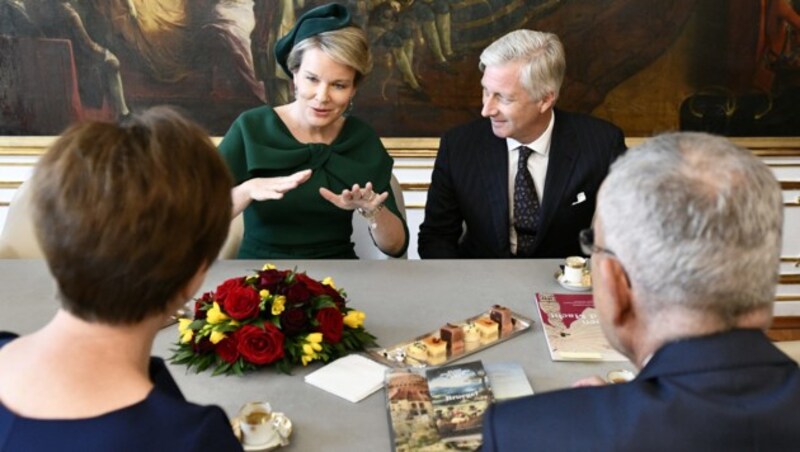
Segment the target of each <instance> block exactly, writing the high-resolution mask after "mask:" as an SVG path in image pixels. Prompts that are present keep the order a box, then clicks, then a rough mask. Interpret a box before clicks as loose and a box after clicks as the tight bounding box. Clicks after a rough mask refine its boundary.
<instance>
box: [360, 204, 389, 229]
mask: <svg viewBox="0 0 800 452" xmlns="http://www.w3.org/2000/svg"><path fill="white" fill-rule="evenodd" d="M381 210H383V203H381V204H378V206H377V207H375V208H374V209H372V210H367V209H364V208H362V207H359V208H358V209H356V212H358V214H359V215H361V216H362V217H364V219H365V220H367V223H369V227H370V229H375V228H377V227H378V222H377V221H375V217H377V216H378V213H380V211H381Z"/></svg>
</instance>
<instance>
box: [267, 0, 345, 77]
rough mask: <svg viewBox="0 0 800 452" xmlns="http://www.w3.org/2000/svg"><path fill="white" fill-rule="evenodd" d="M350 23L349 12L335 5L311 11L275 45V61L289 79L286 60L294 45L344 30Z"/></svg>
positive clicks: (289, 72)
mask: <svg viewBox="0 0 800 452" xmlns="http://www.w3.org/2000/svg"><path fill="white" fill-rule="evenodd" d="M350 23H351V22H350V11H348V10H347V8H345V7H344V6H342V5H339V4H337V3H328V4H327V5H322V6H318V7H316V8H314V9H311V10H309V11H308V12H306V13H305V14H303V15H302V16H300V18H299V19H297V22H296V23H295V24H294V27H292V29H291V30H289V33H287V34H286V36H284V37H282V38H281V39H279V40H278V42H276V43H275V60H277V61H278V64H280V65H281V67H282V68H283V71H284V72H286V75H288V76H289V77H291V76H292V71H290V70H289V65H288V64H287V60H288V59H289V53H291V51H292V48H293V47H294V46H295V44H297V43H298V42H301V41H302V40H304V39H306V38H310V37H312V36H316V35H318V34H320V33H325V32H326V31H333V30H338V29H340V28H344V27H346V26H348V25H350Z"/></svg>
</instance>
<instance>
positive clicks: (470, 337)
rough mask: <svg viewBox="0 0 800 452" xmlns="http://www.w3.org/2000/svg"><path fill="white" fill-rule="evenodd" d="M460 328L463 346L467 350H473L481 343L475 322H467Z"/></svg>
mask: <svg viewBox="0 0 800 452" xmlns="http://www.w3.org/2000/svg"><path fill="white" fill-rule="evenodd" d="M461 329H462V330H463V331H464V348H465V349H466V350H467V351H470V350H475V349H476V348H478V347H479V346H480V345H481V332H480V331H479V330H478V325H475V322H468V323H467V324H466V325H464V326H462V327H461Z"/></svg>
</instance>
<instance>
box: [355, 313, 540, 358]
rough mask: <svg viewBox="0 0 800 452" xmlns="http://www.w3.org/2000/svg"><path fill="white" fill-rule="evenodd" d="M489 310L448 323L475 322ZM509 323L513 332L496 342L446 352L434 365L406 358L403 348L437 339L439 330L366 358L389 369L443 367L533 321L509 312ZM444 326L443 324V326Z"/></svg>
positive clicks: (375, 350) (370, 351) (519, 331)
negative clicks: (428, 338)
mask: <svg viewBox="0 0 800 452" xmlns="http://www.w3.org/2000/svg"><path fill="white" fill-rule="evenodd" d="M490 312H491V309H487V310H486V311H484V312H482V313H480V314H478V315H474V316H472V317H469V318H466V319H464V320H462V321H460V322H449V323H451V324H453V325H464V324H466V323H468V322H471V321H474V320H477V319H479V318H481V317H488V316H489V313H490ZM511 321H512V323H513V325H514V328H513V330H511V332H510V333H507V334H505V335H504V336H500V337H498V338H497V339H496V340H494V341H492V342H488V343H486V344H481V345H479V346H478V347H475V348H473V349H471V350H464V351H463V352H461V353H458V354H455V355H451V352H450V351H449V350H448V351H447V359H445V360H444V361H441V362H437V363H436V364H430V363H427V362H422V361H418V360H416V359H414V358H411V357H409V356H406V353H405V348H406V347H407V346H409V345H410V344H412V343H414V342H416V341H421V340H423V339H425V338H426V337H429V336H434V337H439V331H440V329H436V330H434V331H431V332H429V333H427V334H422V335H420V336H417V337H415V338H413V339H411V340H408V341H405V342H400V343H398V344H394V345H392V346H391V347H386V348H371V349H368V350H367V356H369V357H370V358H372V359H374V360H375V361H378V362H379V363H382V364H386V365H387V366H390V367H437V366H444V365H447V364H450V363H453V362H455V361H458V360H460V359H462V358H466V357H467V356H470V355H472V354H475V353H478V352H480V351H482V350H486V349H487V348H489V347H491V346H493V345H497V344H500V343H502V342H505V341H507V340H509V339H511V338H513V337H516V336H518V335H520V334H522V333H524V332H525V330H528V329H530V327H531V325H532V324H533V320H531V319H529V318H528V317H525V316H523V315H520V314H517V313H516V312H514V311H511ZM443 326H444V324H443Z"/></svg>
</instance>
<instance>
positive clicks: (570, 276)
mask: <svg viewBox="0 0 800 452" xmlns="http://www.w3.org/2000/svg"><path fill="white" fill-rule="evenodd" d="M565 264H566V265H564V281H566V282H568V283H570V284H582V283H583V272H584V270H585V269H586V259H585V258H583V257H580V256H569V257H568V258H567V260H566V263H565Z"/></svg>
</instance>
